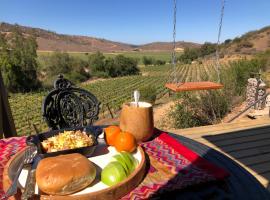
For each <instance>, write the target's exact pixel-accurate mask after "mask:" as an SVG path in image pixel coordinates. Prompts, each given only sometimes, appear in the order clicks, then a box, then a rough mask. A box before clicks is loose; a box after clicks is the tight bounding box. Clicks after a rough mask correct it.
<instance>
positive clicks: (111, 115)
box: [106, 103, 114, 119]
mask: <svg viewBox="0 0 270 200" xmlns="http://www.w3.org/2000/svg"><path fill="white" fill-rule="evenodd" d="M106 106H107V108H108V110H109V112H110V115H111V117H112V119H113V118H114V116H113V113H112V111H111V109H110V106H109V104H108V103H107V104H106Z"/></svg>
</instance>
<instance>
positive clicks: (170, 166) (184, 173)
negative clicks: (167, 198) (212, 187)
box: [122, 133, 228, 200]
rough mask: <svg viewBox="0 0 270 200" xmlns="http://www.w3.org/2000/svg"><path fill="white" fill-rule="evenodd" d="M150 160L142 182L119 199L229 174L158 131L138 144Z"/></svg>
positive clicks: (219, 177)
mask: <svg viewBox="0 0 270 200" xmlns="http://www.w3.org/2000/svg"><path fill="white" fill-rule="evenodd" d="M141 146H142V147H143V148H144V150H145V152H146V153H147V155H148V156H149V159H150V167H149V169H148V173H147V175H146V176H145V178H144V180H143V181H142V183H141V184H140V185H139V186H138V187H137V188H135V189H134V190H133V191H131V192H130V193H129V194H127V195H126V196H125V197H123V198H122V199H125V200H128V199H131V200H135V199H148V198H150V197H151V198H154V197H157V196H158V195H159V194H162V193H164V192H170V191H173V190H176V189H177V190H179V189H184V188H186V187H188V186H193V185H198V184H203V183H207V182H209V181H215V180H220V179H224V178H225V177H226V176H228V174H227V172H226V171H224V170H223V169H221V168H219V167H216V166H215V165H213V164H211V163H209V162H208V161H206V160H205V159H203V158H201V157H199V156H198V155H197V154H196V153H194V152H193V151H191V150H190V149H188V148H186V147H185V146H183V145H182V144H180V143H179V142H178V141H177V140H175V139H174V138H172V137H170V136H169V135H168V134H167V133H161V134H160V135H159V136H158V137H156V138H155V139H154V140H152V141H150V142H146V143H143V144H142V145H141Z"/></svg>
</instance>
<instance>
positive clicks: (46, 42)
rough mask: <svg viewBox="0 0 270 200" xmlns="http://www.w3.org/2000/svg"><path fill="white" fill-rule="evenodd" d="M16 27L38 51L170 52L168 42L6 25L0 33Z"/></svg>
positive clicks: (181, 45) (189, 44) (181, 46)
mask: <svg viewBox="0 0 270 200" xmlns="http://www.w3.org/2000/svg"><path fill="white" fill-rule="evenodd" d="M15 26H17V27H18V28H19V29H20V30H21V31H22V32H23V33H24V34H26V35H29V34H33V35H35V37H36V38H37V43H38V50H39V51H66V52H95V51H101V52H119V51H128V52H132V51H170V50H171V49H172V44H171V43H170V42H154V43H150V44H145V45H132V44H126V43H121V42H114V41H110V40H106V39H100V38H94V37H88V36H78V35H66V34H58V33H56V32H53V31H48V30H44V29H40V28H32V27H26V26H20V25H12V24H8V23H1V24H0V32H2V33H5V34H9V33H10V32H11V31H12V29H13V28H14V27H15ZM176 47H177V48H178V49H180V50H181V49H184V48H185V47H200V44H197V43H192V42H177V44H176Z"/></svg>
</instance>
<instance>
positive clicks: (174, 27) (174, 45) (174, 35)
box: [172, 0, 178, 83]
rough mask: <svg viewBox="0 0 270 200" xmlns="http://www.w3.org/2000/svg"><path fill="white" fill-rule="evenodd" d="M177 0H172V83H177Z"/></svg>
mask: <svg viewBox="0 0 270 200" xmlns="http://www.w3.org/2000/svg"><path fill="white" fill-rule="evenodd" d="M176 6H177V0H174V12H173V50H172V65H173V72H172V74H173V76H174V77H173V83H178V78H177V73H176V53H175V48H176V42H175V40H176V39H175V38H176V11H177V7H176Z"/></svg>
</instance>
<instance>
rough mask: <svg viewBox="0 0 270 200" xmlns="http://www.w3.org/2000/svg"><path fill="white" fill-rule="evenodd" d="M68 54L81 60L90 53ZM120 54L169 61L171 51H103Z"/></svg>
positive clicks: (140, 61) (109, 55) (39, 53)
mask: <svg viewBox="0 0 270 200" xmlns="http://www.w3.org/2000/svg"><path fill="white" fill-rule="evenodd" d="M51 53H52V52H45V51H44V52H42V51H39V52H38V56H42V55H45V56H49V55H50V54H51ZM69 54H70V55H72V56H75V57H79V58H81V59H83V60H87V59H88V56H89V55H90V54H91V53H83V52H69ZM119 54H122V55H124V56H127V57H131V58H136V59H138V61H139V64H142V57H143V56H147V57H152V58H154V59H156V60H158V59H159V60H164V61H166V62H170V60H171V52H160V51H158V52H136V51H135V52H115V53H104V55H105V57H114V56H116V55H119ZM179 55H181V53H177V56H179Z"/></svg>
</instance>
